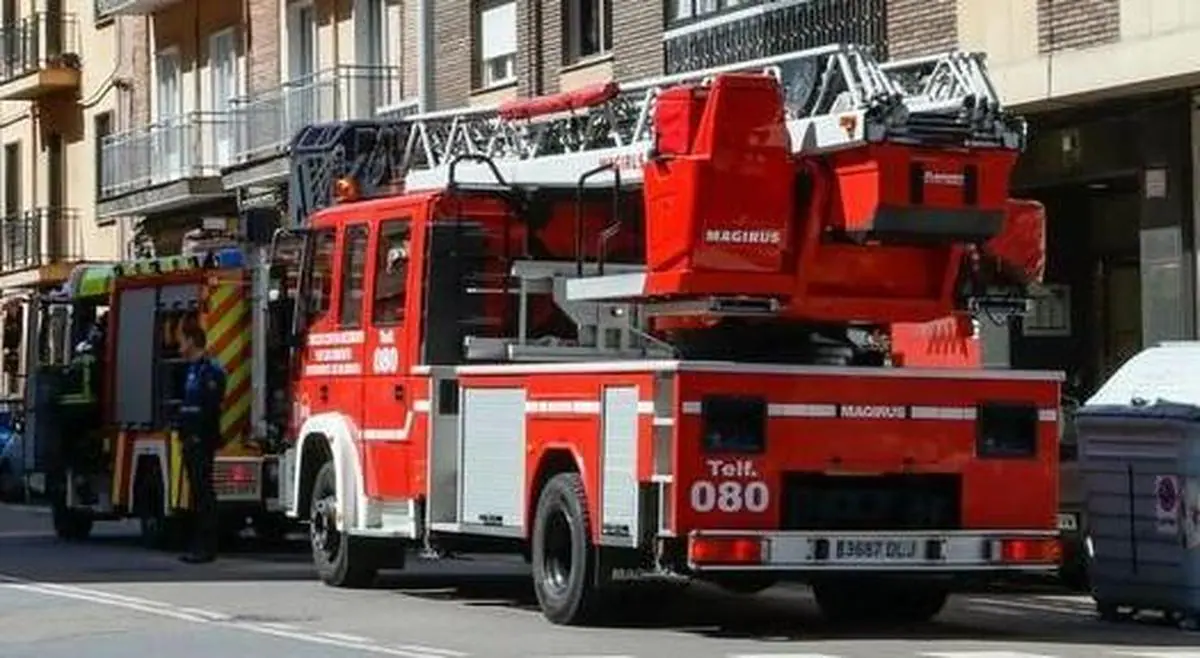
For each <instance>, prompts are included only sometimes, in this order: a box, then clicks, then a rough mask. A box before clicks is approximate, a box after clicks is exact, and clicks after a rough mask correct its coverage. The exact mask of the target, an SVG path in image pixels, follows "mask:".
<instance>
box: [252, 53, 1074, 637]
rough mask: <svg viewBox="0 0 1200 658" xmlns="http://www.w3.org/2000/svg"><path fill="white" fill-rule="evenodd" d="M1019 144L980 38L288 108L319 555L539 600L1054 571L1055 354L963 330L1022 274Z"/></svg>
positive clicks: (1032, 270)
mask: <svg viewBox="0 0 1200 658" xmlns="http://www.w3.org/2000/svg"><path fill="white" fill-rule="evenodd" d="M1023 144H1024V124H1023V123H1022V121H1021V120H1020V119H1019V118H1017V117H1013V116H1011V115H1010V114H1008V113H1007V112H1006V111H1005V110H1004V109H1003V108H1002V105H1001V103H1000V101H999V99H998V98H997V95H996V93H995V91H994V90H993V89H992V87H991V85H990V82H989V80H988V76H987V72H986V69H985V67H984V64H983V59H982V56H979V55H975V54H970V53H961V52H956V53H950V54H946V55H942V56H938V57H930V58H923V59H920V60H912V61H904V62H894V63H889V64H880V63H879V62H877V61H876V60H875V59H873V58H872V56H871V55H870V54H868V52H866V51H865V50H863V49H861V48H859V47H856V46H853V45H836V46H829V47H825V48H821V49H816V50H809V51H804V52H799V53H794V54H791V55H787V56H782V57H776V58H771V59H767V60H761V61H755V62H746V63H741V64H738V65H735V66H729V67H724V68H721V69H713V70H708V71H702V72H697V73H690V74H685V75H679V76H674V77H669V78H663V79H658V80H652V81H646V82H642V83H635V84H615V83H610V84H604V85H599V86H596V87H591V88H587V89H583V90H580V91H576V92H571V93H564V94H559V95H555V96H549V97H543V98H535V99H527V100H520V101H513V102H509V103H506V104H503V105H500V106H499V107H494V108H486V109H475V108H472V109H464V110H454V111H443V112H435V113H429V114H423V115H417V116H412V117H408V118H405V119H401V120H395V121H390V120H388V121H385V120H379V121H359V122H348V123H337V124H328V125H314V126H309V127H307V128H305V129H304V130H302V131H301V132H300V133H299V134H298V135H297V136H296V138H295V140H294V141H293V146H292V166H293V177H292V183H291V186H290V189H291V194H292V203H291V205H290V208H291V212H292V213H293V217H292V222H291V224H292V225H291V227H290V228H286V229H282V230H281V231H280V232H279V233H277V234H276V235H275V237H274V238H273V242H274V247H273V248H274V249H276V250H277V251H278V250H280V249H283V248H284V247H285V246H286V245H292V246H295V245H299V248H300V253H302V257H301V258H300V261H299V263H300V264H299V266H298V267H296V268H295V269H294V270H292V271H286V268H282V267H276V268H275V270H274V279H273V282H272V285H271V289H272V295H273V296H274V297H275V298H276V299H277V300H292V301H294V302H295V305H294V313H292V317H291V326H292V327H293V329H294V330H293V332H292V333H293V336H292V338H291V339H290V344H291V345H292V348H293V351H292V358H293V359H294V365H293V375H294V376H293V378H292V382H291V384H290V386H291V390H289V391H288V392H287V396H288V397H289V399H291V400H292V405H293V413H292V421H291V424H292V427H291V430H290V433H289V434H290V436H291V437H292V438H293V439H294V444H293V445H292V446H291V447H290V448H289V449H288V450H286V452H285V453H284V454H283V456H282V457H281V459H280V463H281V466H280V472H281V475H280V500H281V502H282V503H283V504H284V505H285V506H286V507H287V509H288V510H289V513H290V514H291V515H292V516H294V517H297V518H300V519H304V520H307V521H308V523H309V527H310V533H311V539H312V550H313V556H314V560H315V562H316V565H317V567H318V570H319V573H320V576H321V578H322V579H323V580H324V581H325V582H326V583H328V584H330V585H335V586H358V585H363V584H365V583H368V582H369V581H370V580H371V579H372V578H373V576H374V575H375V574H376V572H377V571H378V570H379V569H384V568H396V567H402V566H403V565H404V560H405V555H406V549H409V548H418V549H422V550H423V551H424V553H425V554H427V555H447V554H453V553H460V552H473V551H488V550H511V551H514V552H518V551H519V552H523V553H524V554H525V555H526V556H527V557H528V559H529V560H530V561H531V564H532V571H533V578H534V583H535V589H536V592H537V598H538V600H539V602H540V604H541V608H542V610H543V613H544V615H545V616H546V617H547V618H548V619H549V620H551V621H552V622H555V623H564V624H566V623H581V622H583V621H585V620H586V619H588V618H589V617H590V615H592V614H593V613H596V612H598V611H600V610H602V609H603V607H604V602H605V601H607V600H608V597H607V594H608V593H609V592H611V591H613V590H614V589H615V588H617V587H618V585H619V584H620V582H621V581H623V580H627V579H631V578H632V579H641V578H652V577H657V576H671V575H676V576H678V575H683V576H690V577H695V578H700V579H707V580H711V581H715V582H717V583H720V584H723V585H726V586H728V587H730V588H732V589H738V590H743V591H744V590H754V589H760V588H763V587H766V586H768V585H770V584H771V583H773V582H776V581H778V580H781V579H790V580H801V581H806V582H809V583H811V584H812V585H813V587H814V591H815V594H816V598H817V601H818V603H819V605H820V607H821V609H822V610H823V612H824V613H825V614H826V615H828V616H830V617H834V618H843V619H854V618H862V617H868V616H869V617H873V618H880V617H885V618H892V619H898V620H920V619H926V618H930V617H932V616H934V615H936V614H937V613H938V611H939V610H940V609H941V607H942V605H943V604H944V602H945V600H946V597H947V594H948V593H949V592H951V591H953V590H954V589H955V588H956V587H959V586H961V584H962V583H963V582H965V581H968V580H971V579H974V578H989V577H994V576H996V575H998V574H1001V575H1002V574H1011V573H1017V572H1031V573H1053V572H1054V570H1055V569H1056V568H1057V566H1058V563H1059V560H1060V546H1059V539H1058V532H1057V528H1056V511H1057V501H1058V475H1057V473H1058V471H1057V469H1058V464H1057V455H1058V453H1057V440H1058V439H1057V433H1058V429H1057V418H1058V413H1059V381H1060V376H1059V374H1058V373H1049V372H1026V371H1015V370H993V369H984V368H982V366H981V357H980V348H979V340H978V330H979V329H978V327H979V324H980V323H984V322H991V321H994V320H997V319H998V318H999V319H1000V320H1004V319H1006V318H1007V316H1009V315H1011V314H1013V313H1019V312H1022V310H1023V309H1024V308H1026V304H1027V302H1028V299H1029V295H1030V284H1032V283H1035V282H1037V281H1039V280H1040V278H1041V276H1042V267H1043V265H1042V264H1043V258H1044V255H1043V254H1044V246H1043V242H1044V238H1043V235H1044V226H1043V224H1044V215H1043V212H1042V209H1041V207H1040V206H1038V205H1037V204H1036V203H1032V202H1026V201H1016V200H1011V199H1009V197H1008V191H1009V190H1008V181H1009V174H1010V170H1011V169H1012V167H1013V165H1014V163H1015V161H1016V158H1017V157H1018V154H1019V152H1020V150H1021V148H1022V146H1023ZM250 223H251V224H252V223H253V221H251V222H250ZM285 306H286V304H285Z"/></svg>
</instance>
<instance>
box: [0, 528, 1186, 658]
mask: <svg viewBox="0 0 1200 658" xmlns="http://www.w3.org/2000/svg"><path fill="white" fill-rule="evenodd" d="M48 525H49V519H48V517H47V516H46V515H45V514H44V513H40V510H28V509H16V508H3V507H0V574H2V575H0V657H2V658H26V657H29V658H33V657H35V656H36V657H37V658H58V657H62V658H68V657H70V658H77V657H78V656H88V657H89V658H108V657H110V656H111V657H114V658H115V657H117V656H120V657H121V658H127V657H128V656H137V655H146V656H167V655H169V656H170V657H171V658H200V657H203V658H211V656H214V655H217V656H238V657H258V656H262V657H267V658H273V657H274V656H285V655H286V656H289V657H290V658H308V657H310V656H311V657H314V658H315V657H318V656H319V657H321V658H351V657H356V658H358V657H364V656H380V655H382V656H401V657H403V658H524V657H530V658H585V657H586V658H621V657H645V658H665V657H666V656H668V655H672V654H674V655H686V656H689V658H735V657H740V658H752V657H753V658H757V657H760V656H761V657H763V658H766V657H769V656H770V657H774V658H823V657H828V658H838V657H844V658H901V657H903V658H909V657H914V658H915V657H918V656H926V657H929V658H1037V657H1038V656H1042V657H1047V658H1050V657H1056V656H1062V657H1070V658H1116V657H1118V656H1129V657H1132V658H1139V657H1140V658H1200V634H1193V633H1186V632H1183V631H1180V630H1177V629H1175V628H1169V627H1162V626H1157V625H1153V624H1150V623H1126V624H1118V625H1113V624H1104V623H1102V622H1100V621H1098V620H1096V619H1095V616H1094V612H1093V610H1092V603H1091V600H1090V598H1088V597H1081V596H1071V595H1066V594H1061V593H1058V594H1055V593H1050V592H1042V593H1031V592H1024V593H1014V592H992V593H985V594H971V595H963V596H959V597H957V598H956V599H955V600H954V601H953V602H952V603H951V604H950V606H949V607H948V609H947V610H946V612H944V613H943V615H942V616H941V617H940V618H939V619H938V621H937V622H935V623H931V624H928V625H924V626H921V627H919V628H914V629H910V630H906V631H880V630H872V629H862V628H860V629H844V628H833V627H830V626H828V625H826V624H825V623H824V622H822V621H821V620H820V619H818V618H817V616H816V611H815V609H814V606H813V604H812V601H811V599H810V597H809V596H808V595H807V593H806V592H805V591H804V590H803V589H802V588H798V587H789V588H776V589H775V590H769V591H768V592H766V593H763V594H760V595H758V596H754V597H744V596H734V595H727V594H724V593H720V592H717V591H715V590H709V589H707V588H704V587H693V588H689V589H687V590H685V591H682V592H678V593H674V594H671V595H668V596H667V597H666V598H658V597H652V598H649V599H647V600H632V601H631V602H630V605H629V606H628V609H627V610H626V611H625V614H624V615H623V619H622V620H620V621H618V622H616V623H614V624H612V625H609V626H608V627H605V628H582V629H581V628H561V627H555V626H551V625H549V624H548V623H547V622H545V621H544V620H543V619H542V618H541V616H540V614H539V613H538V612H537V611H536V609H535V607H534V603H533V595H532V592H531V591H530V585H529V581H528V577H527V574H528V572H527V568H526V567H525V566H524V565H523V564H521V563H520V561H519V560H517V561H502V560H482V559H481V560H478V561H467V562H462V561H453V562H449V561H448V562H439V563H428V562H416V561H414V562H411V563H410V564H411V566H410V568H409V569H408V570H407V571H405V572H401V573H397V574H395V575H392V574H389V575H387V576H385V577H384V578H382V579H381V582H380V583H379V585H378V586H377V587H376V588H374V589H371V590H365V591H344V590H335V589H332V588H328V587H325V586H323V585H321V584H320V583H318V582H316V581H315V579H314V577H313V575H312V571H311V569H310V568H309V566H308V564H307V560H306V557H307V556H306V555H305V554H304V553H303V550H304V546H303V544H297V545H296V546H295V548H294V549H287V548H285V549H276V551H275V552H272V553H267V552H263V551H262V550H261V549H259V550H257V551H255V550H253V549H250V548H245V549H237V550H235V551H234V552H232V553H230V554H227V555H226V556H224V557H223V558H222V559H221V560H219V561H218V562H216V563H214V564H211V565H203V566H189V565H184V564H181V563H179V562H178V561H177V560H176V559H175V556H174V555H166V554H161V553H154V552H150V551H146V550H142V549H140V548H138V547H137V546H136V545H135V543H134V541H133V537H132V529H131V528H130V527H129V526H121V525H113V524H104V525H101V526H99V528H100V529H99V530H98V533H97V535H96V537H95V539H93V540H92V541H91V542H89V543H86V544H65V543H60V542H58V541H56V540H55V539H54V537H53V535H52V534H51V532H50V531H49V529H48Z"/></svg>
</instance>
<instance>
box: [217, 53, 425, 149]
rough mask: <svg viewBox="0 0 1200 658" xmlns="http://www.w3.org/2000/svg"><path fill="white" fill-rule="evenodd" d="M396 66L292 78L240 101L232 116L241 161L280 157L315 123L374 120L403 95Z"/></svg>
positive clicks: (346, 68) (341, 68) (353, 68)
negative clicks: (300, 130) (298, 132)
mask: <svg viewBox="0 0 1200 658" xmlns="http://www.w3.org/2000/svg"><path fill="white" fill-rule="evenodd" d="M402 83H403V78H402V76H401V73H400V69H399V67H395V66H349V65H347V66H337V67H334V68H331V69H326V70H323V71H318V72H317V73H314V74H311V75H306V76H303V77H300V78H296V79H293V80H290V81H288V82H285V83H283V84H282V85H280V86H278V87H275V88H274V89H270V90H267V91H265V92H262V93H258V94H254V95H251V96H248V97H245V98H239V99H237V100H236V101H235V102H234V105H233V110H232V115H233V121H234V125H236V126H237V129H236V131H235V135H236V146H235V149H234V158H233V159H234V162H235V163H248V162H253V161H255V160H261V159H264V158H270V157H274V156H276V155H279V154H280V153H282V152H283V151H284V149H286V148H287V145H288V143H289V142H291V140H292V136H293V135H295V134H296V132H297V131H298V130H299V129H300V128H302V127H303V126H305V125H306V124H310V123H320V122H324V121H345V120H348V119H368V118H371V117H374V116H375V114H376V111H377V110H378V109H379V108H381V107H386V106H390V105H394V104H395V103H397V102H399V101H400V100H401V99H402V98H403V96H402V94H401V91H402V87H403V84H402Z"/></svg>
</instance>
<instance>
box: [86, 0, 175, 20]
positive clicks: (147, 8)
mask: <svg viewBox="0 0 1200 658" xmlns="http://www.w3.org/2000/svg"><path fill="white" fill-rule="evenodd" d="M179 1H180V0H95V4H94V5H93V6H94V7H95V9H96V18H98V19H99V18H108V17H110V16H116V15H118V14H127V15H139V14H151V13H154V12H155V11H158V10H159V9H162V8H163V7H166V6H167V5H170V4H173V3H176V2H179Z"/></svg>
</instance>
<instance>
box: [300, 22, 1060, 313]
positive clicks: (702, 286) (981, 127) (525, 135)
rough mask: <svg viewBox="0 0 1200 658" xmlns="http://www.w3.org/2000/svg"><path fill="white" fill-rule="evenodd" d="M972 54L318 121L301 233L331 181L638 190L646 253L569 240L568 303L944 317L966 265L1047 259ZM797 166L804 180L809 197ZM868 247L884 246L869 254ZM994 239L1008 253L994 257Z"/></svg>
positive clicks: (835, 53)
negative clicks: (1019, 199) (1012, 185)
mask: <svg viewBox="0 0 1200 658" xmlns="http://www.w3.org/2000/svg"><path fill="white" fill-rule="evenodd" d="M984 59H985V58H984V55H983V54H980V53H970V52H962V51H955V52H949V53H944V54H940V55H936V56H929V57H922V58H916V59H909V60H902V61H895V62H889V63H886V64H881V63H879V62H878V61H876V60H875V59H874V57H873V56H872V55H871V54H870V52H869V51H868V50H867V49H866V48H864V47H861V46H857V45H853V44H835V45H829V46H824V47H820V48H814V49H809V50H804V51H799V52H795V53H790V54H785V55H779V56H775V57H768V58H763V59H759V60H754V61H749V62H742V63H737V64H733V65H728V66H722V67H715V68H710V69H706V70H703V71H695V72H688V73H683V74H678V75H672V76H665V77H659V78H654V79H650V80H643V81H637V82H631V83H616V82H610V83H605V84H600V85H595V86H592V87H587V88H584V89H580V90H577V91H573V92H564V93H560V94H556V95H552V96H547V97H539V98H532V99H519V100H514V101H510V102H507V103H502V104H500V105H497V106H494V107H487V108H459V109H452V110H445V111H436V112H429V113H423V114H418V115H412V116H409V117H405V118H403V119H397V120H377V121H356V122H342V123H336V124H322V125H314V126H309V127H306V128H305V129H303V130H301V131H300V133H298V134H297V135H296V137H295V139H294V141H293V148H292V160H293V161H292V166H293V184H292V186H291V188H292V191H291V194H292V204H291V212H292V217H293V225H296V226H300V225H303V224H304V222H305V219H306V218H307V217H308V216H309V215H310V214H311V213H312V212H314V211H316V210H319V209H320V208H323V207H325V206H327V205H329V204H330V203H331V202H332V199H333V196H334V190H335V186H336V185H346V184H350V185H354V186H355V187H356V189H355V190H354V191H353V192H354V194H353V195H352V196H353V197H356V198H368V197H372V196H378V195H382V194H387V193H400V192H416V191H421V190H439V189H447V190H450V189H454V188H455V187H485V188H486V187H496V188H499V189H508V190H512V189H514V188H517V189H535V188H556V187H557V188H566V189H574V190H576V191H577V193H578V194H583V192H584V190H585V188H591V189H601V188H613V189H614V191H615V190H619V189H630V188H638V189H639V190H640V191H639V192H638V193H640V194H642V195H643V196H644V199H645V201H644V205H645V212H646V218H645V224H646V233H647V235H646V243H647V245H648V248H647V253H648V257H647V262H646V264H645V266H644V267H640V266H639V267H629V266H625V267H622V268H618V267H613V268H610V269H609V270H607V271H605V270H604V269H603V265H601V267H600V268H596V267H594V265H595V263H584V262H583V260H584V258H583V255H582V248H581V247H578V246H577V249H576V255H575V256H576V263H575V266H576V270H575V272H574V276H573V277H571V278H572V279H574V280H570V281H566V282H565V286H564V287H563V290H564V293H563V295H564V298H563V299H562V300H559V301H560V303H577V302H586V303H606V304H607V303H614V304H616V303H625V302H634V303H637V304H639V305H640V306H641V307H642V308H643V309H644V310H645V311H646V312H647V313H650V314H664V315H762V314H766V315H776V314H779V313H780V312H781V310H783V309H785V308H787V309H790V310H789V311H788V313H789V314H790V315H792V316H793V317H798V318H800V319H804V320H810V321H815V322H834V323H840V322H881V323H891V322H924V321H928V320H931V319H934V318H939V317H945V316H946V315H947V314H948V313H950V312H952V311H954V310H955V309H956V308H961V307H963V306H964V303H962V295H961V291H960V290H959V288H960V287H961V281H960V279H961V270H962V268H961V267H960V264H961V262H962V261H963V259H964V258H967V257H970V256H972V255H974V254H978V253H980V252H982V253H983V255H984V256H989V255H990V256H993V258H992V260H993V261H995V260H1002V261H1005V262H1006V263H1011V262H1012V261H1013V260H1014V259H1015V260H1024V261H1029V262H1030V263H1032V265H1031V266H1030V267H1028V268H1022V267H1017V268H1015V269H1016V270H1019V271H1018V272H1017V274H1018V278H1020V277H1022V276H1026V275H1028V276H1030V277H1033V278H1038V277H1040V271H1041V270H1040V267H1041V265H1040V261H1039V260H1037V258H1035V257H1034V256H1035V255H1036V254H1038V253H1040V251H1041V244H1040V242H1039V241H1040V240H1041V236H1042V231H1043V228H1042V226H1041V223H1040V215H1039V214H1038V212H1025V211H1020V212H1016V211H1014V210H1013V208H1012V207H1011V205H1010V204H1009V200H1008V199H1007V193H1008V189H1007V186H1008V176H1009V172H1010V171H1011V167H1012V166H1013V164H1014V163H1015V160H1016V157H1017V154H1018V153H1019V151H1020V150H1021V149H1022V148H1023V147H1024V144H1025V138H1026V132H1025V124H1024V122H1023V120H1021V119H1020V118H1019V117H1015V116H1013V115H1011V114H1009V113H1008V112H1006V111H1005V109H1004V107H1003V105H1002V103H1001V102H1000V99H999V97H998V95H997V93H996V91H995V89H994V88H993V86H992V84H991V82H990V80H989V77H988V74H987V71H986V66H985V61H984ZM764 74H765V75H764ZM735 88H736V89H735ZM755 94H758V95H757V96H756V95H755ZM751 98H754V99H756V100H752V101H748V100H747V99H751ZM779 114H781V115H782V116H777V115H779ZM752 115H753V118H751V116H752ZM706 122H707V123H706ZM777 125H781V126H782V131H779V134H775V132H776V128H775V127H776V126H777ZM689 160H690V161H691V165H688V164H686V163H682V161H689ZM734 161H736V162H737V163H738V164H736V165H734V164H730V163H732V162H734ZM651 162H655V163H659V166H656V167H647V166H646V165H647V164H648V163H651ZM797 163H798V165H797ZM797 167H798V171H799V172H800V174H801V176H802V177H806V178H808V179H809V180H811V181H814V182H815V184H814V186H813V190H814V191H810V192H809V193H807V194H808V196H807V197H805V198H799V197H797V192H796V176H797ZM647 172H649V173H647ZM346 181H352V183H347V182H346ZM747 186H750V187H747ZM746 189H754V190H755V194H754V195H753V198H750V197H749V196H748V195H747V194H746V193H745V190H746ZM680 204H682V205H680ZM620 221H621V218H620V217H614V218H613V226H614V227H615V226H617V225H618V224H619V223H620ZM722 221H723V222H724V225H722V224H721V222H722ZM1014 221H1016V222H1018V223H1019V226H1016V228H1015V229H1014V228H1013V227H1014V225H1013V222H1014ZM731 222H732V223H731ZM1012 230H1016V231H1017V232H1018V233H1019V236H1018V237H1017V238H1016V239H1014V238H1013V237H1012V235H1011V234H1012ZM585 237H586V239H588V240H591V239H593V238H595V239H598V240H603V239H605V238H606V235H599V236H591V235H589V236H582V235H580V236H577V241H579V242H581V241H582V240H583V239H584V238H585ZM876 243H881V244H884V245H885V246H886V247H887V248H881V249H863V248H861V247H863V246H864V245H869V244H876ZM996 245H1001V246H1003V248H1004V249H1006V250H1007V251H1008V252H1011V253H1007V254H1004V255H1003V256H999V255H997V254H996V253H989V248H990V247H995V246H996ZM764 248H765V249H766V250H767V251H772V253H771V254H770V255H764V253H763V250H764ZM995 251H996V249H991V252H995ZM751 252H754V253H753V254H752V255H751ZM1034 261H1037V262H1034ZM518 269H519V268H514V272H513V274H514V276H516V277H518V278H522V277H523V275H522V274H521V273H520V272H518V271H517V270H518ZM534 269H538V268H534ZM1009 269H1010V270H1011V269H1013V268H1009ZM918 271H919V273H917V272H918ZM867 273H872V276H871V277H866V276H864V275H865V274H867ZM543 274H544V273H543ZM527 275H528V276H542V274H537V273H534V272H533V271H530V272H528V273H527ZM564 275H565V273H564V272H558V271H556V273H555V275H554V276H555V278H556V279H558V278H562V277H563V276H564ZM939 282H940V283H939ZM1020 283H1022V284H1024V283H1027V281H1021V282H1020ZM994 301H995V300H993V302H994ZM969 303H970V304H974V303H975V302H973V301H972V302H969ZM990 303H991V302H990ZM1023 303H1024V302H1023V301H1021V300H1017V302H1016V304H1017V306H1014V307H1012V308H1007V307H1006V308H1005V309H1004V311H1005V312H1011V311H1012V310H1019V307H1020V306H1021V304H1023ZM1007 304H1009V302H1008V301H1007V299H1006V298H1001V299H1000V302H999V305H1000V306H1002V307H1004V306H1006V305H1007Z"/></svg>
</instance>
